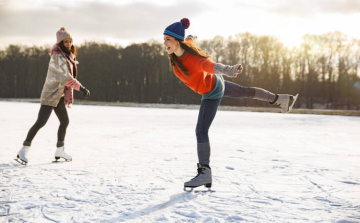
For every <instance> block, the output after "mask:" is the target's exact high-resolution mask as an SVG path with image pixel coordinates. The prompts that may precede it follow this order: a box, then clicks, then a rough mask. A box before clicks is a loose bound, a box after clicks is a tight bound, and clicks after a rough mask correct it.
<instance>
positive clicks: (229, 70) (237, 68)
mask: <svg viewBox="0 0 360 223" xmlns="http://www.w3.org/2000/svg"><path fill="white" fill-rule="evenodd" d="M242 70H243V68H242V66H241V64H236V65H234V66H229V65H224V64H222V63H217V64H215V66H214V72H215V74H221V75H225V76H228V77H237V75H238V74H240V73H241V72H242Z"/></svg>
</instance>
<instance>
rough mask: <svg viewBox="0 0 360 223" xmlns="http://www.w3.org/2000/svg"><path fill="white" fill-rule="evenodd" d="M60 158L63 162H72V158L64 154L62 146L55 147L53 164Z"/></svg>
mask: <svg viewBox="0 0 360 223" xmlns="http://www.w3.org/2000/svg"><path fill="white" fill-rule="evenodd" d="M60 158H63V159H65V161H67V162H70V161H72V157H71V156H70V155H68V154H66V153H65V151H64V146H62V147H57V149H56V152H55V161H54V162H58V159H60Z"/></svg>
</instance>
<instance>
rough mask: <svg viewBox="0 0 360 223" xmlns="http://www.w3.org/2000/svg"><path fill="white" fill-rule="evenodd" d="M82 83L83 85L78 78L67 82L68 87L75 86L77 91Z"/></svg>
mask: <svg viewBox="0 0 360 223" xmlns="http://www.w3.org/2000/svg"><path fill="white" fill-rule="evenodd" d="M80 85H81V84H80V82H79V81H77V80H76V79H72V80H69V81H68V82H66V83H65V86H66V87H70V88H73V89H75V90H77V91H80Z"/></svg>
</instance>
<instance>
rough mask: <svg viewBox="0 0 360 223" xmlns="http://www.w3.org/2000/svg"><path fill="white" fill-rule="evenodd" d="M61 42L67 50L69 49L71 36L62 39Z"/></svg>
mask: <svg viewBox="0 0 360 223" xmlns="http://www.w3.org/2000/svg"><path fill="white" fill-rule="evenodd" d="M63 43H64V46H65V47H66V48H68V49H69V50H71V46H72V44H73V42H72V39H71V38H66V39H64V40H63Z"/></svg>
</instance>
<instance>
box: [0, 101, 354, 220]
mask: <svg viewBox="0 0 360 223" xmlns="http://www.w3.org/2000/svg"><path fill="white" fill-rule="evenodd" d="M39 107H40V105H39V104H36V103H24V102H22V103H21V102H0V140H1V141H0V222H23V221H27V222H239V221H245V222H360V134H359V133H360V118H359V117H345V116H322V115H299V114H280V113H279V114H274V113H251V112H231V111H219V112H218V113H217V115H216V118H215V120H214V122H213V124H212V126H211V129H210V140H211V147H212V151H211V163H210V165H211V168H212V174H213V187H212V190H213V191H215V192H212V193H209V192H205V193H194V192H192V193H187V192H184V191H183V183H184V182H185V181H187V180H189V179H190V178H192V177H194V176H195V175H196V163H197V153H196V152H197V151H196V138H195V125H196V120H197V115H198V111H197V110H185V109H182V110H180V109H156V108H131V107H106V106H82V105H74V106H73V108H72V109H69V110H68V113H69V116H70V125H69V127H68V130H67V136H66V141H65V151H66V152H68V153H69V154H70V155H71V156H72V157H73V161H72V162H70V163H51V161H53V160H54V153H55V149H56V148H55V147H56V139H57V138H56V137H57V128H58V124H59V122H58V120H57V117H56V115H55V113H53V114H52V115H51V117H50V120H49V121H48V123H47V124H46V126H45V127H44V128H42V129H41V130H40V131H39V132H38V134H37V136H36V138H35V139H34V141H33V143H32V146H31V150H30V154H29V164H28V165H27V166H21V165H20V164H18V163H16V162H15V161H14V160H13V159H14V158H15V156H16V154H17V152H18V150H19V149H20V148H21V146H22V142H23V141H24V139H25V137H26V134H27V132H28V130H29V128H30V127H31V126H32V125H33V123H34V122H35V121H36V118H37V115H38V111H39ZM197 190H206V188H204V187H201V188H197Z"/></svg>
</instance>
